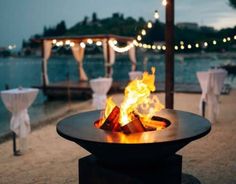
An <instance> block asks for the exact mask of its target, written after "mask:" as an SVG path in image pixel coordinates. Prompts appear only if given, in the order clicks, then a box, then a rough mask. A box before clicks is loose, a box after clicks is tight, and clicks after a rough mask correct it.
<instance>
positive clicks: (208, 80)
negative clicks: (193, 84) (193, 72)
mask: <svg viewBox="0 0 236 184" xmlns="http://www.w3.org/2000/svg"><path fill="white" fill-rule="evenodd" d="M226 76H227V71H225V70H223V69H211V70H209V71H206V72H197V78H198V81H199V83H200V86H201V89H202V96H201V100H200V104H199V107H200V113H201V114H202V115H203V116H205V104H207V105H208V107H209V108H208V116H209V120H210V121H211V122H212V123H214V122H216V117H217V115H218V113H219V96H220V94H221V90H222V88H223V86H224V80H225V78H226Z"/></svg>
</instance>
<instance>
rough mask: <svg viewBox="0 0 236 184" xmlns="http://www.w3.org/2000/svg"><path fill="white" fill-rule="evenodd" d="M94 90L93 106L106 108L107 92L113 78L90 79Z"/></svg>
mask: <svg viewBox="0 0 236 184" xmlns="http://www.w3.org/2000/svg"><path fill="white" fill-rule="evenodd" d="M89 84H90V86H91V88H92V90H93V103H92V105H93V107H94V108H96V109H104V108H105V105H106V99H107V92H108V91H109V89H110V88H111V84H112V78H96V79H92V80H90V81H89Z"/></svg>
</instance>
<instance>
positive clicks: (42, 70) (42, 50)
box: [41, 40, 46, 91]
mask: <svg viewBox="0 0 236 184" xmlns="http://www.w3.org/2000/svg"><path fill="white" fill-rule="evenodd" d="M41 56H42V64H41V74H42V82H43V91H44V90H45V86H46V77H45V68H44V65H45V63H44V41H43V40H42V43H41Z"/></svg>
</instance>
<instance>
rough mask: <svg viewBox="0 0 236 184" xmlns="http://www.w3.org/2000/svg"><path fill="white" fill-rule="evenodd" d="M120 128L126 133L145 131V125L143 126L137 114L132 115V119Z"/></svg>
mask: <svg viewBox="0 0 236 184" xmlns="http://www.w3.org/2000/svg"><path fill="white" fill-rule="evenodd" d="M121 129H122V131H123V132H124V133H126V134H131V133H137V132H144V131H145V127H144V126H143V124H142V122H141V121H140V119H139V117H138V116H134V118H133V120H132V121H130V122H129V123H128V124H126V125H124V126H122V127H121Z"/></svg>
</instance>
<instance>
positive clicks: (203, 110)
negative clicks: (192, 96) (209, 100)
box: [202, 101, 206, 117]
mask: <svg viewBox="0 0 236 184" xmlns="http://www.w3.org/2000/svg"><path fill="white" fill-rule="evenodd" d="M205 110H206V102H204V101H203V102H202V116H203V117H205Z"/></svg>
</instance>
